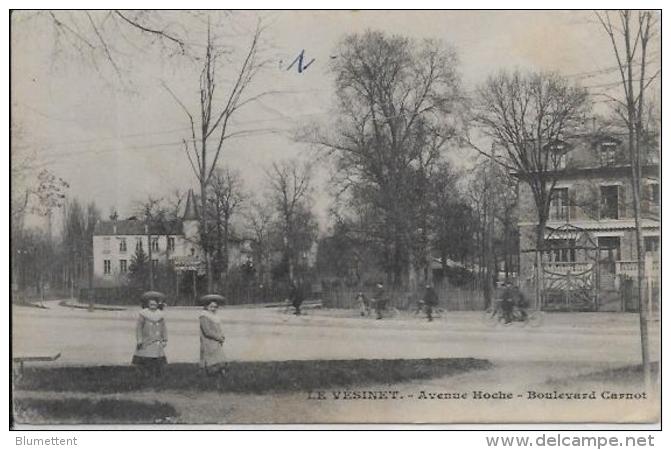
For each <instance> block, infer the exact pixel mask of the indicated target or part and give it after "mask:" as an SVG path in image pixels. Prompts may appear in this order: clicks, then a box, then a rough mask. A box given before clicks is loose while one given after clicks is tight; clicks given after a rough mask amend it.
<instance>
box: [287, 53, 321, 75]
mask: <svg viewBox="0 0 671 450" xmlns="http://www.w3.org/2000/svg"><path fill="white" fill-rule="evenodd" d="M304 58H305V49H303V50H301V52H300V53H299V54H298V56H297V57H296V59H294V60H293V62H292V63H291V64H290V65H289V67H287V70H291V68H292V67H293V66H294V65H296V63H298V67H297V69H298V73H303V71H304V70H307V68H308V67H310V65H312V63H313V62H315V58H312V59H311V60H310V61H309V62H308V63H307V64H304Z"/></svg>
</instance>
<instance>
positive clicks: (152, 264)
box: [151, 259, 158, 270]
mask: <svg viewBox="0 0 671 450" xmlns="http://www.w3.org/2000/svg"><path fill="white" fill-rule="evenodd" d="M151 267H152V268H153V269H154V270H156V269H158V259H152V260H151Z"/></svg>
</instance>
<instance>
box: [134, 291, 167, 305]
mask: <svg viewBox="0 0 671 450" xmlns="http://www.w3.org/2000/svg"><path fill="white" fill-rule="evenodd" d="M165 299H166V296H165V294H164V293H163V292H158V291H147V292H144V293H143V294H142V295H141V296H140V304H141V305H142V307H146V306H147V303H149V301H150V300H156V301H157V302H158V303H164V302H165Z"/></svg>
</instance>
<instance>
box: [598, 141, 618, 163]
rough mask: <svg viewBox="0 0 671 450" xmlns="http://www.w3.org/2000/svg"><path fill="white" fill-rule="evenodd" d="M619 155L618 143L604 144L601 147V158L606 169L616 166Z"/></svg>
mask: <svg viewBox="0 0 671 450" xmlns="http://www.w3.org/2000/svg"><path fill="white" fill-rule="evenodd" d="M616 155H617V143H615V142H602V143H601V144H600V145H599V158H600V161H601V165H602V166H604V167H607V166H614V165H615V160H616Z"/></svg>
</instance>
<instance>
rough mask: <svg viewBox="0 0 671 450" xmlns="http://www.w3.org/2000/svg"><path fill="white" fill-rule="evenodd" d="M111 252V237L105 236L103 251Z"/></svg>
mask: <svg viewBox="0 0 671 450" xmlns="http://www.w3.org/2000/svg"><path fill="white" fill-rule="evenodd" d="M109 252H110V238H108V237H106V238H103V253H109Z"/></svg>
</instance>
